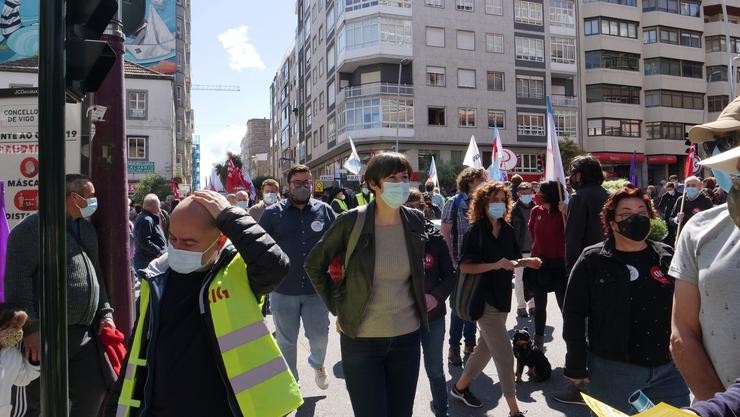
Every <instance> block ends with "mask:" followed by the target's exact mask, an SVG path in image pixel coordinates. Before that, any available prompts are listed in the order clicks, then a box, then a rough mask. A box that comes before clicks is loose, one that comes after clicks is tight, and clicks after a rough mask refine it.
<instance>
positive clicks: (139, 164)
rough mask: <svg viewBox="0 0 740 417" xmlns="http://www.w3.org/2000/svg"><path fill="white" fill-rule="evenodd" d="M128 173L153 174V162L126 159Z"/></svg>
mask: <svg viewBox="0 0 740 417" xmlns="http://www.w3.org/2000/svg"><path fill="white" fill-rule="evenodd" d="M128 173H129V174H154V162H151V161H128Z"/></svg>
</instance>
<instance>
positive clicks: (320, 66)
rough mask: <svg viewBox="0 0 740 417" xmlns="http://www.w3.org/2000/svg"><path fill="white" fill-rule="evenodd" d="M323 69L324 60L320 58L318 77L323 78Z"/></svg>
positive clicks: (324, 65)
mask: <svg viewBox="0 0 740 417" xmlns="http://www.w3.org/2000/svg"><path fill="white" fill-rule="evenodd" d="M324 67H326V64H324V58H321V59H320V60H319V77H323V76H324Z"/></svg>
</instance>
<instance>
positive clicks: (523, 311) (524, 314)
mask: <svg viewBox="0 0 740 417" xmlns="http://www.w3.org/2000/svg"><path fill="white" fill-rule="evenodd" d="M516 315H517V316H519V317H522V318H527V317H529V314H527V309H526V308H517V309H516Z"/></svg>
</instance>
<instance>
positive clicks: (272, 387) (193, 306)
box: [107, 191, 303, 417]
mask: <svg viewBox="0 0 740 417" xmlns="http://www.w3.org/2000/svg"><path fill="white" fill-rule="evenodd" d="M229 241H230V242H231V244H229ZM288 266H289V260H288V257H287V256H286V255H285V254H284V253H283V252H282V250H281V249H280V247H279V246H277V244H276V243H275V241H274V240H273V239H272V238H271V237H270V236H269V235H268V234H267V233H266V232H265V231H264V229H262V228H261V227H260V226H259V225H257V224H256V223H255V222H254V220H253V219H252V218H251V217H250V216H249V215H247V213H246V212H245V211H244V210H241V209H240V208H237V207H232V206H231V205H230V204H229V202H228V201H227V200H226V198H224V197H223V196H221V195H219V194H218V193H216V192H213V191H196V192H195V194H194V195H193V196H192V197H188V198H187V199H185V200H183V202H182V203H180V204H179V205H178V206H177V208H176V209H175V210H174V211H173V212H172V218H171V225H170V236H169V244H168V247H167V254H166V255H163V256H162V257H160V258H159V259H157V260H155V261H153V262H152V263H151V264H150V265H149V267H148V268H147V269H146V270H143V271H142V272H143V276H144V277H145V278H144V279H143V280H142V283H141V294H140V298H139V306H138V318H137V321H136V325H135V328H134V335H133V341H132V342H131V345H130V348H129V353H128V356H127V358H126V362H125V363H124V366H123V367H122V368H121V369H122V370H121V377H120V379H119V382H118V384H117V385H116V387H115V390H114V393H113V398H112V399H111V400H110V401H109V410H108V414H107V415H108V417H113V416H117V417H128V416H131V417H134V416H136V417H144V416H146V417H155V416H156V417H174V416H209V417H280V416H284V415H286V414H289V413H290V412H292V411H293V410H295V409H297V408H298V407H299V406H300V405H301V403H302V402H303V400H302V397H301V393H300V390H299V388H298V385H297V383H296V381H295V379H294V378H293V375H292V374H291V372H290V370H289V369H288V366H287V364H286V362H285V359H284V358H283V356H282V354H281V352H280V349H279V348H278V346H277V343H276V342H275V339H273V337H272V335H271V334H270V332H269V330H268V329H267V326H266V325H265V322H264V321H263V317H262V313H261V311H260V304H261V303H262V296H263V295H264V294H266V293H268V292H270V291H271V290H272V289H274V288H275V287H276V286H277V285H278V284H279V283H280V281H281V280H282V278H283V276H284V275H285V274H286V273H287V272H288Z"/></svg>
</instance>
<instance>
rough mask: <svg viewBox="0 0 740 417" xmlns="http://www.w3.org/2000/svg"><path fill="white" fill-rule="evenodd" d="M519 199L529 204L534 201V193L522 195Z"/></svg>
mask: <svg viewBox="0 0 740 417" xmlns="http://www.w3.org/2000/svg"><path fill="white" fill-rule="evenodd" d="M519 201H521V202H522V203H524V204H525V205H527V206H528V205H529V204H530V203H531V202H532V195H531V194H524V195H520V196H519Z"/></svg>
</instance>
